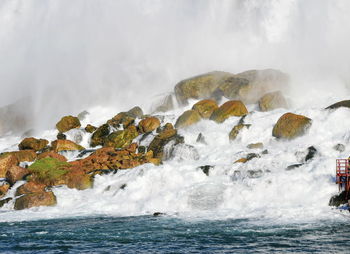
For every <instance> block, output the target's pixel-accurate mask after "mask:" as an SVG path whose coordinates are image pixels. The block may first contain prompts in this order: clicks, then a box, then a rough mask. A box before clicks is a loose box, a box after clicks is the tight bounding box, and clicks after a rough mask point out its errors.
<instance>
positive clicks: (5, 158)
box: [0, 153, 18, 178]
mask: <svg viewBox="0 0 350 254" xmlns="http://www.w3.org/2000/svg"><path fill="white" fill-rule="evenodd" d="M14 165H18V160H17V157H16V156H15V155H13V154H11V153H5V154H2V155H0V178H5V177H6V173H7V170H9V168H11V167H12V166H14Z"/></svg>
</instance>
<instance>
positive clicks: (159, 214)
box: [153, 212, 166, 217]
mask: <svg viewBox="0 0 350 254" xmlns="http://www.w3.org/2000/svg"><path fill="white" fill-rule="evenodd" d="M162 215H166V214H165V213H161V212H155V213H153V216H154V217H158V216H162Z"/></svg>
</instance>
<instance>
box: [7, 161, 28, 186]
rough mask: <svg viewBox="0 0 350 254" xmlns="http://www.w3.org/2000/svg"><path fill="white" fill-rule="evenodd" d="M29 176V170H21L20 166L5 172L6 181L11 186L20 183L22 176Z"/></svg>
mask: <svg viewBox="0 0 350 254" xmlns="http://www.w3.org/2000/svg"><path fill="white" fill-rule="evenodd" d="M28 174H29V170H28V169H26V168H22V167H20V166H15V165H14V166H12V167H10V168H9V169H8V171H7V172H6V180H7V181H8V182H9V183H10V184H11V185H14V184H15V183H16V182H17V181H20V180H22V179H23V177H24V176H26V175H28Z"/></svg>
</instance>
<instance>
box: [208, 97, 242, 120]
mask: <svg viewBox="0 0 350 254" xmlns="http://www.w3.org/2000/svg"><path fill="white" fill-rule="evenodd" d="M246 114H248V110H247V108H246V107H245V106H244V104H243V103H242V102H241V101H228V102H225V103H224V104H222V105H221V106H220V107H219V108H218V109H216V110H215V111H214V112H213V114H212V115H211V117H210V120H214V121H215V122H217V123H223V122H224V121H225V120H226V119H228V118H229V117H231V116H243V115H246Z"/></svg>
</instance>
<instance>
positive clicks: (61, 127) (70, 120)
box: [56, 116, 81, 133]
mask: <svg viewBox="0 0 350 254" xmlns="http://www.w3.org/2000/svg"><path fill="white" fill-rule="evenodd" d="M80 126H81V124H80V120H79V118H78V117H75V116H64V117H62V118H61V120H60V121H59V122H58V123H57V124H56V128H57V130H58V131H59V132H62V133H63V132H66V131H69V130H71V129H75V128H80Z"/></svg>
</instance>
